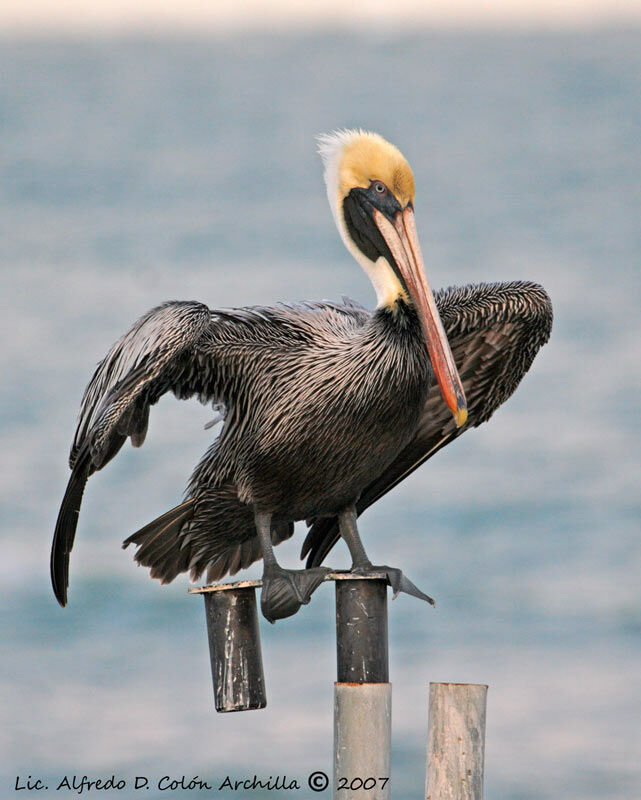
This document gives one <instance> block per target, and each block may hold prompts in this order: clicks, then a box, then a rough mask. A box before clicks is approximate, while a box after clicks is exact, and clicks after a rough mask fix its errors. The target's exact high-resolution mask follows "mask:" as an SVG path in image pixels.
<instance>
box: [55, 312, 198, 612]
mask: <svg viewBox="0 0 641 800" xmlns="http://www.w3.org/2000/svg"><path fill="white" fill-rule="evenodd" d="M210 319H211V312H210V311H209V309H208V308H207V306H204V305H202V304H201V303H195V302H172V303H165V304H164V305H161V306H158V307H157V308H154V309H152V310H151V311H149V312H148V313H147V314H145V315H144V316H143V317H141V318H140V319H139V320H138V321H137V322H136V323H135V324H134V325H133V326H132V328H131V329H130V330H129V331H128V332H127V333H126V334H125V335H124V336H123V337H122V338H121V339H119V340H118V341H117V342H116V344H114V346H113V347H112V348H111V350H110V351H109V352H108V353H107V355H106V356H105V358H104V359H103V360H102V361H101V362H100V363H99V364H98V367H97V369H96V371H95V373H94V375H93V377H92V378H91V380H90V382H89V385H88V386H87V388H86V390H85V393H84V396H83V398H82V403H81V406H80V413H79V416H78V425H77V428H76V434H75V436H74V440H73V445H72V447H71V453H70V456H69V466H70V467H71V477H70V478H69V483H68V484H67V490H66V492H65V495H64V498H63V500H62V504H61V506H60V511H59V513H58V519H57V521H56V528H55V532H54V535H53V543H52V546H51V582H52V585H53V590H54V593H55V595H56V598H57V600H58V602H59V603H60V605H62V606H64V605H66V602H67V587H68V585H69V554H70V552H71V549H72V547H73V540H74V537H75V533H76V526H77V524H78V513H79V511H80V504H81V502H82V495H83V492H84V488H85V484H86V482H87V478H88V477H89V476H90V475H91V474H92V473H93V472H95V471H96V470H98V469H100V468H101V467H103V466H104V465H105V464H106V463H107V462H108V461H110V460H111V459H112V458H113V457H114V456H115V455H116V453H117V452H118V451H119V450H120V448H121V447H122V445H123V444H124V442H125V440H126V439H127V437H128V436H130V437H131V440H132V443H133V444H134V445H135V446H136V447H139V446H140V445H141V444H142V443H143V442H144V440H145V434H146V432H147V422H148V419H149V407H150V405H152V404H153V403H156V402H157V401H158V400H159V398H160V397H161V395H163V394H164V393H165V392H166V391H168V390H169V389H171V390H172V391H174V392H175V393H176V394H178V395H179V396H187V395H189V394H193V393H195V392H197V391H199V390H200V388H201V384H202V376H200V375H199V374H198V373H197V372H196V371H195V370H194V368H193V367H194V353H195V348H196V344H197V342H198V341H199V339H200V338H201V336H202V334H203V332H204V330H205V329H206V327H207V325H208V324H209V322H210Z"/></svg>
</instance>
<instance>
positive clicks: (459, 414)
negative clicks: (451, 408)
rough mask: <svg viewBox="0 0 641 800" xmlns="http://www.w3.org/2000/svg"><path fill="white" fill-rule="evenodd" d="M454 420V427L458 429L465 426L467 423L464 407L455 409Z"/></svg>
mask: <svg viewBox="0 0 641 800" xmlns="http://www.w3.org/2000/svg"><path fill="white" fill-rule="evenodd" d="M454 420H455V421H456V427H457V428H460V427H461V426H462V425H465V423H466V422H467V408H465V406H464V407H463V408H457V409H456V411H455V412H454Z"/></svg>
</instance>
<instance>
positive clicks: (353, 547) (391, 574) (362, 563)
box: [338, 506, 434, 605]
mask: <svg viewBox="0 0 641 800" xmlns="http://www.w3.org/2000/svg"><path fill="white" fill-rule="evenodd" d="M356 517H357V515H356V509H355V508H354V506H348V507H347V508H346V509H344V510H343V511H341V513H340V514H339V515H338V527H339V530H340V533H341V536H342V537H343V539H344V540H345V544H346V545H347V546H348V548H349V552H350V555H351V556H352V569H351V572H354V573H356V574H357V575H368V574H371V573H373V572H384V573H385V574H386V575H387V580H388V581H389V585H390V586H391V587H392V591H393V593H394V594H393V597H394V598H396V597H397V596H398V594H399V593H400V592H405V594H411V595H412V597H418V599H419V600H425V601H426V602H427V603H430V604H431V605H434V600H432V598H431V597H429V596H428V595H426V594H424V593H423V592H422V591H421V590H420V589H419V588H418V587H417V586H415V585H414V584H413V583H412V581H411V580H409V578H406V577H405V575H403V573H402V572H401V570H400V569H397V568H396V567H388V566H387V565H385V564H382V565H378V566H375V565H373V564H372V562H371V561H370V560H369V558H368V557H367V553H366V552H365V548H364V547H363V542H362V541H361V537H360V536H359V534H358V527H357V526H356Z"/></svg>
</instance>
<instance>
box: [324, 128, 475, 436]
mask: <svg viewBox="0 0 641 800" xmlns="http://www.w3.org/2000/svg"><path fill="white" fill-rule="evenodd" d="M319 151H320V154H321V157H322V159H323V163H324V166H325V184H326V186H327V196H328V199H329V204H330V207H331V209H332V213H333V215H334V219H335V221H336V225H337V227H338V230H339V232H340V235H341V238H342V239H343V242H344V243H345V246H346V247H347V249H348V250H349V252H350V253H351V254H352V255H353V256H354V258H355V259H356V260H357V261H358V263H359V264H360V265H361V266H362V268H363V269H364V270H365V272H366V273H367V274H368V276H369V278H370V280H371V281H372V284H373V286H374V289H375V290H376V296H377V298H378V305H379V307H385V306H387V307H389V308H390V309H391V310H392V311H395V310H397V309H398V303H399V302H403V303H412V304H414V305H415V306H416V309H417V311H418V315H419V318H420V320H421V324H422V326H423V331H424V334H425V340H426V345H427V350H428V353H429V356H430V360H431V362H432V367H433V369H434V374H435V376H436V379H437V381H438V383H439V386H440V388H441V393H442V395H443V399H444V400H445V402H446V403H447V405H448V407H449V409H450V410H451V412H452V414H453V415H454V419H455V420H456V424H457V426H459V427H460V426H461V425H463V424H464V422H465V421H466V419H467V405H466V401H465V394H464V392H463V387H462V385H461V380H460V378H459V375H458V371H457V369H456V364H455V363H454V358H453V356H452V352H451V350H450V346H449V343H448V341H447V336H446V335H445V331H444V329H443V324H442V322H441V319H440V317H439V314H438V310H437V308H436V304H435V302H434V297H433V295H432V291H431V289H430V287H429V284H428V282H427V278H426V276H425V268H424V266H423V257H422V255H421V248H420V246H419V243H418V235H417V233H416V223H415V220H414V176H413V174H412V170H411V168H410V165H409V164H408V163H407V161H406V159H405V157H404V156H403V154H402V153H401V152H400V150H398V149H397V148H396V147H394V145H393V144H390V143H389V142H387V141H386V140H385V139H383V137H382V136H379V135H378V134H377V133H369V132H366V131H362V130H343V131H337V132H335V133H331V134H325V135H322V136H320V137H319Z"/></svg>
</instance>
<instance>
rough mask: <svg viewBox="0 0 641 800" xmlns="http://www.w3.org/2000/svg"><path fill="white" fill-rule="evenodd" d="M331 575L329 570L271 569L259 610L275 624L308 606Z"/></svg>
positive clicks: (268, 569) (266, 574)
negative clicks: (315, 592)
mask: <svg viewBox="0 0 641 800" xmlns="http://www.w3.org/2000/svg"><path fill="white" fill-rule="evenodd" d="M328 572H330V570H329V569H327V567H315V568H314V569H283V568H282V567H278V566H277V567H269V568H267V569H265V572H264V573H263V590H262V592H261V595H260V608H261V611H262V612H263V616H264V617H265V619H267V620H269V622H275V621H276V620H277V619H285V617H291V616H292V614H295V613H296V612H297V611H298V609H299V608H300V607H301V606H302V605H307V603H309V601H310V599H311V596H312V594H313V593H314V591H315V590H316V589H317V588H318V587H319V585H320V584H321V583H322V582H323V578H324V577H325V575H327V573H328Z"/></svg>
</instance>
